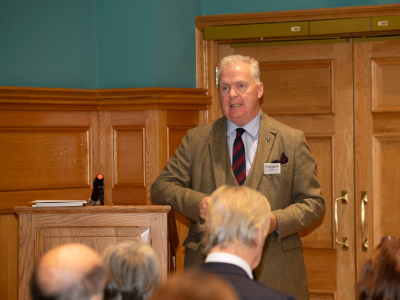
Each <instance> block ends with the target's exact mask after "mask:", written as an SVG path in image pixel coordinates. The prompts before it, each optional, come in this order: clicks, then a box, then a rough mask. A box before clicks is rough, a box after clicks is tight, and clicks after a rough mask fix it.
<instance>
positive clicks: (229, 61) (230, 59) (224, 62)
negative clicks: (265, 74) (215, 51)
mask: <svg viewBox="0 0 400 300" xmlns="http://www.w3.org/2000/svg"><path fill="white" fill-rule="evenodd" d="M239 62H242V63H246V64H248V65H249V66H250V70H251V75H252V77H253V79H254V81H255V82H256V83H259V82H260V65H259V63H258V61H257V60H256V59H254V58H252V57H250V56H243V55H239V54H236V55H230V56H225V57H224V58H223V59H221V61H220V62H219V64H218V81H219V78H220V75H221V72H222V71H223V70H225V69H229V68H231V67H232V66H234V65H235V64H237V63H239Z"/></svg>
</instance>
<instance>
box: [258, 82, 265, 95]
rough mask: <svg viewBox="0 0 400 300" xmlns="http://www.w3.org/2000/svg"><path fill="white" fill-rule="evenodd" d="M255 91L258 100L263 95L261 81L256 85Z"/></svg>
mask: <svg viewBox="0 0 400 300" xmlns="http://www.w3.org/2000/svg"><path fill="white" fill-rule="evenodd" d="M257 91H258V99H260V98H261V97H262V95H263V94H264V85H263V83H262V82H261V81H260V82H259V83H258V84H257Z"/></svg>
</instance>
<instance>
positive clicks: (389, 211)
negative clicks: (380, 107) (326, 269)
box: [368, 122, 400, 251]
mask: <svg viewBox="0 0 400 300" xmlns="http://www.w3.org/2000/svg"><path fill="white" fill-rule="evenodd" d="M398 123H399V122H398ZM373 144H374V148H373V151H374V163H373V166H374V173H375V174H374V178H376V179H375V183H374V184H375V189H374V199H375V201H374V202H372V203H369V204H372V205H371V207H372V209H371V210H372V211H373V212H374V215H373V221H372V220H369V222H368V223H369V224H373V225H370V226H369V227H370V230H371V231H373V236H374V240H375V243H379V241H380V238H381V237H383V236H400V228H399V226H398V213H393V212H399V211H400V203H399V201H398V199H399V197H400V187H399V185H398V178H399V177H400V164H398V163H388V162H396V159H398V158H399V159H400V155H399V154H400V153H399V146H400V134H399V133H397V134H386V133H385V134H374V139H373ZM371 221H372V222H371ZM371 227H372V228H371ZM371 247H372V245H371ZM371 251H372V249H371Z"/></svg>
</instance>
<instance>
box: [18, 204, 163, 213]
mask: <svg viewBox="0 0 400 300" xmlns="http://www.w3.org/2000/svg"><path fill="white" fill-rule="evenodd" d="M14 210H15V213H17V214H70V213H79V214H93V213H96V214H109V213H122V214H128V213H168V212H169V211H170V210H171V206H169V205H112V206H88V205H87V206H83V207H77V206H76V207H39V208H38V207H30V206H16V207H15V208H14Z"/></svg>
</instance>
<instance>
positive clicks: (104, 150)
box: [91, 111, 113, 205]
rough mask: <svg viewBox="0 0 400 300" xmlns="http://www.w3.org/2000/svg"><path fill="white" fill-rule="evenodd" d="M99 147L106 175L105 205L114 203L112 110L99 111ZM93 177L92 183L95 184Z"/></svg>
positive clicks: (103, 171) (101, 166)
mask: <svg viewBox="0 0 400 300" xmlns="http://www.w3.org/2000/svg"><path fill="white" fill-rule="evenodd" d="M99 141H100V144H99V148H100V172H101V174H102V175H103V176H104V205H112V204H113V198H112V188H113V184H112V178H113V167H112V166H113V161H112V128H111V112H109V111H100V112H99ZM93 180H94V178H93V179H91V183H92V184H93Z"/></svg>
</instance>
